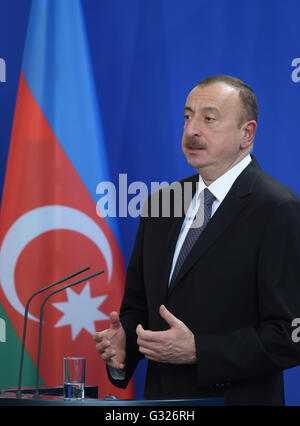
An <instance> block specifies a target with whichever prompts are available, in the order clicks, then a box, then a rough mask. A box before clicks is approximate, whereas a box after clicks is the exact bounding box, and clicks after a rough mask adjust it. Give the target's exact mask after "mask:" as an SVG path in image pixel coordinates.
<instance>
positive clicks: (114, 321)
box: [109, 312, 121, 328]
mask: <svg viewBox="0 0 300 426" xmlns="http://www.w3.org/2000/svg"><path fill="white" fill-rule="evenodd" d="M109 317H110V325H111V327H112V328H119V327H120V325H121V322H120V318H119V314H118V313H117V312H111V313H110V314H109Z"/></svg>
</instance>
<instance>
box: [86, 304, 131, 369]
mask: <svg viewBox="0 0 300 426" xmlns="http://www.w3.org/2000/svg"><path fill="white" fill-rule="evenodd" d="M109 317H110V327H109V328H108V329H106V330H104V331H100V332H98V333H95V334H94V336H93V339H94V340H95V342H96V343H97V344H96V349H97V351H98V352H99V354H100V356H101V358H102V359H103V360H104V361H105V362H106V363H107V365H109V366H110V367H113V368H116V369H123V368H124V361H125V356H126V351H125V347H126V335H125V331H124V329H123V327H122V324H121V322H120V319H119V315H118V314H117V312H111V313H110V315H109Z"/></svg>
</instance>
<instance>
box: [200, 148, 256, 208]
mask: <svg viewBox="0 0 300 426" xmlns="http://www.w3.org/2000/svg"><path fill="white" fill-rule="evenodd" d="M251 161H252V160H251V156H250V154H248V155H246V157H244V158H243V159H242V160H241V161H240V162H238V163H237V164H236V165H235V166H233V167H232V168H231V169H229V170H227V172H226V173H224V174H223V175H222V176H220V177H219V178H218V179H216V180H215V181H214V182H213V183H212V184H210V185H209V190H210V192H211V193H212V194H213V195H214V196H215V197H216V199H217V200H218V201H219V202H220V203H221V202H222V201H223V200H224V198H225V197H226V195H227V193H228V191H229V190H230V188H231V187H232V185H233V183H234V181H235V180H236V179H237V177H238V176H239V175H240V174H241V173H242V171H243V170H244V169H245V168H246V167H247V166H248V164H249V163H250V162H251ZM205 188H208V187H207V186H206V185H205V183H204V182H203V179H202V177H201V176H200V175H199V185H198V196H199V194H201V192H202V191H203V189H205Z"/></svg>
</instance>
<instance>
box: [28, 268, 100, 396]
mask: <svg viewBox="0 0 300 426" xmlns="http://www.w3.org/2000/svg"><path fill="white" fill-rule="evenodd" d="M103 272H104V270H102V271H98V272H95V273H94V274H92V275H89V276H88V277H85V278H82V279H81V280H78V281H75V282H74V283H71V284H68V285H66V286H64V287H62V288H59V289H58V290H54V291H52V292H51V293H49V294H48V296H46V297H45V299H44V301H43V303H42V305H41V310H40V328H39V340H38V360H37V370H36V382H35V392H34V398H35V399H38V398H39V377H40V359H41V344H42V326H43V315H44V306H45V303H46V302H47V300H48V299H49V298H50V297H51V296H53V295H54V294H56V293H59V292H60V291H63V290H66V289H67V288H69V287H73V286H75V285H77V284H80V283H82V282H83V281H86V280H88V279H90V278H93V277H95V276H96V275H100V274H103Z"/></svg>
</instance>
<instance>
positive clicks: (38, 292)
mask: <svg viewBox="0 0 300 426" xmlns="http://www.w3.org/2000/svg"><path fill="white" fill-rule="evenodd" d="M88 269H90V266H88V267H86V268H84V269H81V270H80V271H77V272H75V273H74V274H71V275H68V276H66V277H64V278H62V279H60V280H59V281H56V282H55V283H53V284H50V285H48V286H46V287H43V288H42V289H40V290H38V291H36V292H35V293H33V294H32V295H31V296H30V297H29V299H28V301H27V303H26V306H25V312H24V326H23V338H22V346H21V358H20V371H19V380H18V390H17V393H16V397H17V398H21V397H22V390H21V383H22V372H23V363H24V350H25V340H26V330H27V319H28V310H29V305H30V302H31V301H32V299H33V298H34V297H35V296H37V295H38V294H40V293H42V292H43V291H46V290H48V289H49V288H51V287H54V286H56V285H58V284H61V283H63V282H65V281H67V280H69V279H71V278H74V277H75V276H76V275H79V274H81V273H82V272H85V271H87V270H88Z"/></svg>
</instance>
